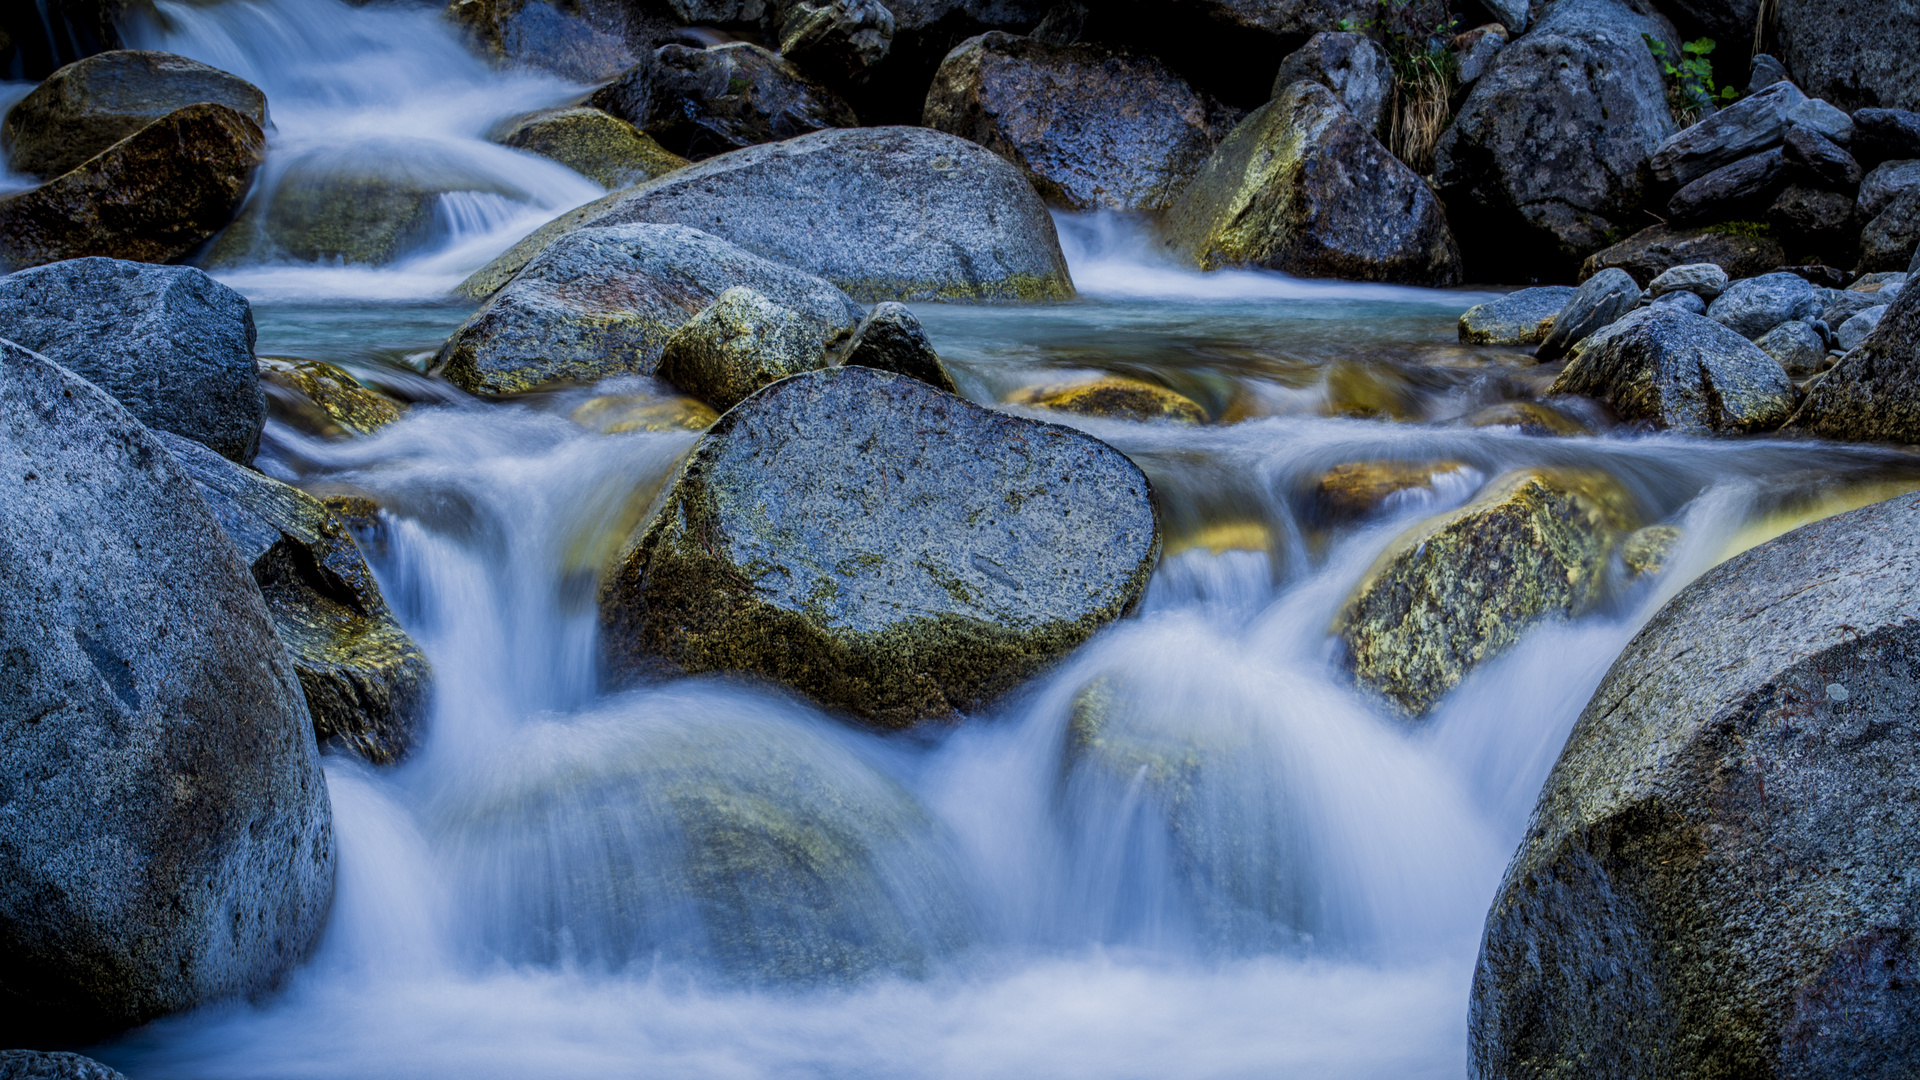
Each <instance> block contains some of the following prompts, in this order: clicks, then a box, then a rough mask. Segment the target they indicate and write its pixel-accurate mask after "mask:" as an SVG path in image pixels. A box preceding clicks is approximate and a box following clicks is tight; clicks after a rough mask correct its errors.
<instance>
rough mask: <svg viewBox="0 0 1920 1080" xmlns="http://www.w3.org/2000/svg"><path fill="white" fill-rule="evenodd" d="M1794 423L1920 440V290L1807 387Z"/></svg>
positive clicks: (1841, 434) (1864, 436) (1877, 438)
mask: <svg viewBox="0 0 1920 1080" xmlns="http://www.w3.org/2000/svg"><path fill="white" fill-rule="evenodd" d="M1791 426H1793V427H1796V428H1802V429H1805V430H1807V431H1810V432H1812V433H1813V434H1815V435H1818V436H1820V437H1821V438H1826V439H1841V440H1845V441H1848V442H1893V443H1920V288H1916V289H1902V290H1900V295H1899V296H1897V297H1895V298H1894V301H1893V303H1892V304H1890V305H1888V306H1887V310H1886V312H1885V313H1884V314H1883V315H1881V317H1880V319H1879V322H1878V323H1877V324H1876V325H1875V327H1874V330H1873V332H1872V333H1871V334H1869V335H1867V340H1866V341H1865V342H1864V343H1862V344H1861V346H1860V347H1859V348H1857V349H1855V350H1853V351H1852V352H1850V353H1848V354H1847V355H1846V356H1844V357H1842V358H1841V360H1840V362H1839V363H1838V364H1835V365H1834V366H1833V370H1831V371H1829V372H1827V373H1826V375H1825V376H1823V377H1822V378H1821V379H1820V381H1819V382H1817V383H1814V384H1813V386H1812V388H1811V389H1809V390H1808V391H1807V400H1806V401H1805V402H1804V403H1803V404H1802V405H1801V406H1800V411H1799V412H1796V413H1794V415H1793V420H1792V424H1791Z"/></svg>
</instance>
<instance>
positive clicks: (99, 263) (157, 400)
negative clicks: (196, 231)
mask: <svg viewBox="0 0 1920 1080" xmlns="http://www.w3.org/2000/svg"><path fill="white" fill-rule="evenodd" d="M0 334H4V335H5V336H7V337H8V338H10V339H11V340H13V341H15V342H17V343H19V344H20V345H23V346H25V347H27V348H29V349H33V350H35V351H37V352H40V353H42V354H43V355H45V356H46V357H47V358H48V359H50V360H53V361H54V362H55V363H58V364H60V365H62V366H63V367H65V368H66V369H67V370H69V371H72V372H73V373H74V374H76V375H79V376H80V377H81V378H84V379H86V380H87V381H89V382H91V383H93V384H94V385H95V386H98V387H99V388H100V389H102V390H105V391H106V392H107V393H109V394H111V395H113V396H114V397H115V398H117V399H119V401H120V403H121V404H122V405H124V406H126V407H127V410H128V411H129V412H131V413H132V414H133V415H134V416H135V417H136V418H138V419H139V420H140V422H141V423H143V424H146V425H147V426H148V427H153V428H159V429H161V430H165V431H171V432H173V433H174V434H176V435H184V436H186V437H187V438H189V439H194V440H196V441H198V442H201V443H204V444H206V445H207V446H209V447H212V448H213V449H214V450H215V451H218V452H219V453H221V454H223V455H225V456H227V457H229V458H232V459H233V460H235V461H238V462H242V463H245V462H249V461H252V460H253V455H254V451H255V450H257V449H258V448H259V446H260V430H261V428H262V427H263V426H264V425H265V424H266V399H265V397H264V396H263V395H262V393H261V390H260V379H259V375H258V373H257V371H256V370H255V367H254V359H253V341H254V329H253V308H252V306H251V305H249V304H248V303H247V300H246V298H245V297H243V296H241V295H240V294H239V293H237V292H234V291H233V290H232V289H229V288H227V287H226V286H225V285H222V284H220V283H219V282H217V281H215V280H213V279H212V278H210V277H208V276H207V275H205V274H203V273H201V272H200V271H198V270H195V269H193V268H191V267H186V266H150V265H147V264H145V263H136V262H122V261H120V260H118V259H75V260H72V261H70V262H61V263H55V264H53V265H51V266H42V267H37V268H35V269H32V270H22V271H20V272H18V273H14V274H8V275H7V276H5V277H0Z"/></svg>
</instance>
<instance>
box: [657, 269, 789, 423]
mask: <svg viewBox="0 0 1920 1080" xmlns="http://www.w3.org/2000/svg"><path fill="white" fill-rule="evenodd" d="M826 366H827V351H826V348H825V346H824V345H822V343H821V341H820V325H819V323H817V322H815V321H814V320H813V319H810V318H808V317H807V316H805V315H801V314H798V313H797V312H794V311H791V310H789V309H787V308H783V307H781V306H780V305H779V304H776V303H774V302H773V301H771V300H769V299H767V298H766V297H764V296H762V295H760V294H759V293H757V292H755V291H753V290H752V289H750V288H748V287H746V286H744V285H736V286H734V287H733V288H731V289H728V290H727V291H726V292H723V293H721V294H720V298H719V299H718V300H715V301H714V302H713V303H712V304H711V305H709V306H708V307H707V308H706V310H704V311H702V312H700V313H699V314H698V315H695V316H694V317H693V318H691V319H688V320H687V321H686V322H685V323H684V324H682V325H681V327H680V328H679V329H678V330H675V331H674V332H673V333H672V334H671V335H669V336H668V337H667V344H666V347H665V348H664V349H663V350H662V351H661V353H660V377H661V378H663V379H665V380H667V381H668V382H670V383H672V384H673V385H675V386H677V387H679V388H680V389H682V390H685V391H686V392H687V393H689V394H692V395H693V396H694V397H697V398H699V399H700V400H702V401H704V402H706V403H707V404H709V405H712V406H713V407H714V408H715V409H717V410H719V411H720V412H723V413H724V412H726V411H727V410H728V409H731V408H733V407H734V406H735V405H737V404H739V403H740V401H741V399H743V398H745V397H746V396H747V395H748V394H751V393H753V392H754V391H756V390H758V389H760V388H761V387H763V386H766V385H767V384H768V383H771V382H774V381H775V380H778V379H784V378H786V377H787V376H789V375H798V374H800V373H801V372H803V371H818V370H819V369H821V368H823V367H826Z"/></svg>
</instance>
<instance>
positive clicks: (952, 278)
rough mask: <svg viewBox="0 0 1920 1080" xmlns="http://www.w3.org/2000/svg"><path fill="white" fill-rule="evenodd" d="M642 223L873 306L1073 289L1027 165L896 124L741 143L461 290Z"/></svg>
mask: <svg viewBox="0 0 1920 1080" xmlns="http://www.w3.org/2000/svg"><path fill="white" fill-rule="evenodd" d="M634 222H654V223H660V224H679V225H686V226H688V227H690V228H695V229H699V230H701V231H703V232H707V233H711V234H712V235H714V236H717V237H720V238H721V239H723V240H727V241H730V242H732V243H734V244H738V245H739V246H740V247H742V248H744V249H746V250H747V251H750V252H752V253H753V254H755V255H759V256H761V257H762V258H766V259H771V260H773V261H774V262H777V263H784V264H786V265H788V266H793V267H798V268H799V269H801V270H805V271H807V272H808V273H811V274H818V275H819V276H821V277H823V278H825V279H827V280H828V281H831V282H833V283H834V284H835V285H838V286H840V287H841V288H842V289H845V290H846V291H847V292H849V293H851V294H852V295H853V296H854V297H855V298H856V299H859V300H862V301H875V300H949V301H951V300H969V301H981V300H1053V299H1063V298H1066V297H1069V296H1072V295H1073V282H1072V281H1071V280H1070V279H1069V278H1068V276H1067V260H1066V257H1065V256H1064V255H1062V254H1061V253H1060V239H1059V236H1058V235H1057V234H1056V233H1055V232H1054V228H1053V219H1052V218H1051V217H1049V216H1048V215H1047V208H1046V205H1045V204H1044V203H1042V202H1041V201H1040V197H1039V196H1038V195H1036V194H1035V193H1034V190H1033V187H1032V185H1030V184H1029V183H1028V182H1027V179H1026V177H1025V176H1024V175H1022V174H1021V172H1020V170H1019V169H1017V168H1015V167H1014V166H1012V165H1010V164H1008V163H1007V162H1005V161H1003V160H1001V159H1000V158H999V157H997V156H995V155H994V154H993V153H992V152H991V151H989V150H986V149H983V148H982V147H978V146H975V145H973V144H972V143H970V142H967V141H966V140H964V139H958V138H955V137H954V136H952V135H947V134H944V133H942V132H938V131H928V130H926V129H924V128H897V127H896V128H855V129H853V130H850V131H841V130H835V131H821V132H816V133H815V134H812V135H803V136H801V137H800V138H797V139H789V140H788V141H786V142H782V143H774V144H771V145H767V146H755V147H751V148H749V149H746V150H738V151H735V152H734V153H731V154H723V155H721V156H720V157H717V158H711V159H709V160H707V161H703V162H700V163H699V164H697V165H694V166H692V167H690V168H686V169H681V170H680V171H678V172H675V173H672V174H670V175H668V176H665V177H662V178H660V179H659V180H655V181H654V182H652V183H650V184H643V185H641V186H639V187H636V188H631V189H629V190H627V191H622V192H617V193H615V194H613V195H609V196H607V197H606V198H604V199H601V200H599V201H598V202H592V203H588V204H587V205H586V206H583V207H580V208H579V209H577V210H574V211H571V212H569V213H567V214H563V215H561V216H560V217H559V218H557V219H555V220H553V221H551V222H548V223H547V224H546V225H543V226H541V227H540V229H539V230H538V231H536V232H535V233H534V234H533V235H531V236H529V237H527V238H526V239H525V240H522V241H521V242H520V243H518V244H515V245H514V246H513V247H512V248H511V249H509V250H508V251H507V253H506V254H504V255H502V256H500V257H499V258H498V259H495V260H494V261H493V262H492V263H489V264H488V265H487V266H485V267H482V268H481V269H480V271H479V272H478V273H476V274H474V275H473V277H471V278H469V279H467V281H466V283H465V284H463V285H462V286H461V287H460V291H461V292H462V293H464V294H466V295H468V296H471V297H474V298H484V297H487V296H491V295H493V293H494V292H495V291H497V290H498V289H499V288H500V287H501V286H502V285H505V284H506V283H507V281H508V279H510V278H512V277H513V275H514V274H516V273H518V272H519V270H520V268H521V267H523V266H525V265H527V263H529V262H531V261H532V259H533V257H534V256H535V255H537V254H539V253H540V252H541V251H542V250H543V249H545V248H546V246H547V245H548V244H550V243H552V242H553V241H554V240H555V239H557V238H559V237H560V236H563V235H565V234H567V233H569V232H572V231H574V230H576V229H582V228H587V227H593V226H609V225H625V224H629V223H634ZM763 291H764V290H763ZM769 295H771V294H769Z"/></svg>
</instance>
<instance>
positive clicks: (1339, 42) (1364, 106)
mask: <svg viewBox="0 0 1920 1080" xmlns="http://www.w3.org/2000/svg"><path fill="white" fill-rule="evenodd" d="M1302 79H1307V80H1310V81H1312V82H1317V83H1319V84H1321V85H1322V86H1325V87H1326V88H1327V89H1329V90H1331V91H1333V93H1334V96H1335V97H1338V98H1339V99H1340V103H1341V104H1343V105H1345V106H1346V107H1347V111H1349V112H1351V113H1353V118H1354V119H1356V120H1358V121H1360V125H1361V126H1362V127H1364V128H1366V129H1367V130H1368V131H1371V132H1375V133H1378V132H1379V131H1380V129H1381V128H1380V125H1381V121H1382V120H1384V119H1385V118H1386V115H1387V101H1388V99H1389V98H1390V97H1392V95H1393V68H1392V66H1391V64H1390V62H1389V61H1388V60H1387V53H1386V50H1385V49H1382V48H1381V47H1380V46H1379V45H1378V44H1377V43H1375V42H1374V40H1373V39H1372V38H1369V37H1367V36H1366V35H1365V34H1354V33H1345V32H1339V31H1331V32H1329V31H1323V32H1321V33H1318V34H1315V35H1313V36H1312V37H1310V38H1308V39H1307V43H1306V44H1305V45H1302V46H1301V47H1300V49H1299V50H1298V51H1297V52H1293V53H1290V54H1288V56H1287V58H1286V59H1285V60H1282V61H1280V73H1279V74H1278V75H1276V76H1274V80H1273V96H1274V97H1279V96H1280V95H1281V94H1284V93H1286V91H1287V87H1289V86H1292V85H1293V84H1294V83H1297V82H1299V81H1300V80H1302ZM1467 81H1469V82H1470V81H1472V80H1467Z"/></svg>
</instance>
